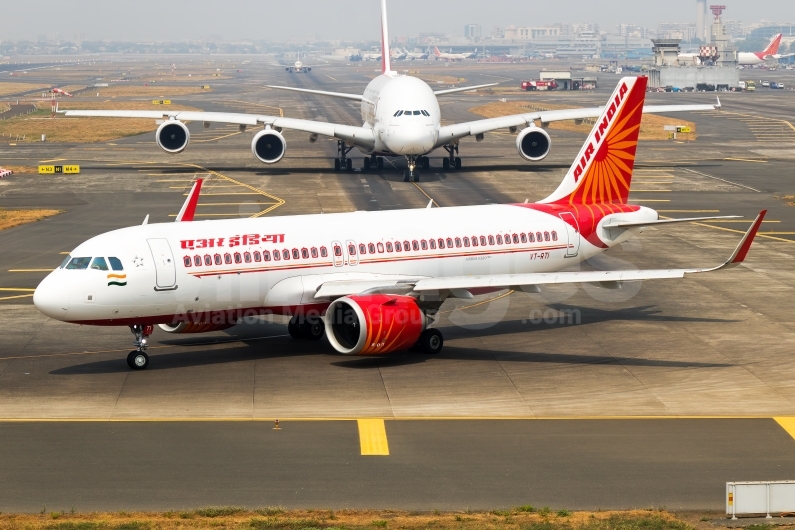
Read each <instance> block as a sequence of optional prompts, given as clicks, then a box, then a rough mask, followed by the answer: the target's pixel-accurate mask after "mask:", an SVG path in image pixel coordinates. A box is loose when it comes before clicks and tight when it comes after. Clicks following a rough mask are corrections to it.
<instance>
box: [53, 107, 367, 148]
mask: <svg viewBox="0 0 795 530" xmlns="http://www.w3.org/2000/svg"><path fill="white" fill-rule="evenodd" d="M59 112H60V114H63V115H65V116H67V117H93V118H145V119H154V120H180V121H202V122H207V123H231V124H234V125H250V126H257V125H270V126H271V127H274V128H282V129H291V130H294V131H303V132H307V133H310V134H319V135H323V136H329V137H331V138H339V139H340V140H345V141H346V142H348V143H350V144H354V145H356V146H359V147H364V148H369V149H372V147H373V146H374V144H375V136H374V135H373V131H372V129H368V128H366V127H354V126H351V125H338V124H335V123H328V122H322V121H311V120H299V119H295V118H282V117H280V116H264V115H257V114H238V113H231V112H196V111H156V110H64V111H59Z"/></svg>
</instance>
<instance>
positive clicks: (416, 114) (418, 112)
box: [414, 110, 422, 116]
mask: <svg viewBox="0 0 795 530" xmlns="http://www.w3.org/2000/svg"><path fill="white" fill-rule="evenodd" d="M420 114H422V113H421V112H420V111H418V110H415V111H414V115H415V116H419V115H420Z"/></svg>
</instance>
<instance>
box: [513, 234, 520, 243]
mask: <svg viewBox="0 0 795 530" xmlns="http://www.w3.org/2000/svg"><path fill="white" fill-rule="evenodd" d="M513 242H514V243H518V242H519V235H518V234H514V235H513Z"/></svg>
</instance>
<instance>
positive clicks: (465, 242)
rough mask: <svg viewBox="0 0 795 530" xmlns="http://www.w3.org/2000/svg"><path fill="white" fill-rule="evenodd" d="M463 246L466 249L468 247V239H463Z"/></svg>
mask: <svg viewBox="0 0 795 530" xmlns="http://www.w3.org/2000/svg"><path fill="white" fill-rule="evenodd" d="M464 246H465V247H468V246H469V238H468V237H465V238H464Z"/></svg>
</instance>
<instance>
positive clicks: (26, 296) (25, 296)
mask: <svg viewBox="0 0 795 530" xmlns="http://www.w3.org/2000/svg"><path fill="white" fill-rule="evenodd" d="M31 297H33V293H31V294H20V295H19V296H4V297H3V298H0V301H2V300H16V299H18V298H31Z"/></svg>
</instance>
